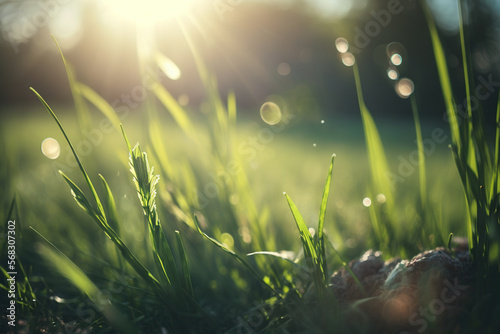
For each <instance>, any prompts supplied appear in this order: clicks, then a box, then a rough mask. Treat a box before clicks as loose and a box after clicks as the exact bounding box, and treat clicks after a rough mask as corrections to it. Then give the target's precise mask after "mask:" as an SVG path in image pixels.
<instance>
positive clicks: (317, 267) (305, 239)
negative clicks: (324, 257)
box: [284, 193, 326, 300]
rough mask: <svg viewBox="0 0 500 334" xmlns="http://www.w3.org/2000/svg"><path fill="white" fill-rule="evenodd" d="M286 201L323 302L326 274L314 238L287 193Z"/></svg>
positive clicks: (318, 293)
mask: <svg viewBox="0 0 500 334" xmlns="http://www.w3.org/2000/svg"><path fill="white" fill-rule="evenodd" d="M284 195H285V198H286V201H287V202H288V206H289V207H290V210H291V211H292V215H293V218H294V220H295V223H296V224H297V228H298V230H299V233H300V239H301V240H302V246H303V248H304V257H305V260H306V263H307V265H308V266H311V265H312V268H309V269H310V270H311V269H312V278H313V282H314V287H315V291H316V294H317V297H318V299H320V300H322V299H323V298H324V297H325V293H326V284H325V282H326V280H325V277H326V276H325V274H324V273H323V268H322V267H321V264H320V259H319V257H318V253H317V252H316V247H315V245H314V242H313V238H312V236H311V233H310V232H309V228H308V227H307V225H306V223H305V221H304V218H302V215H301V214H300V212H299V209H297V206H296V205H295V203H293V201H292V199H291V198H290V196H288V194H287V193H284Z"/></svg>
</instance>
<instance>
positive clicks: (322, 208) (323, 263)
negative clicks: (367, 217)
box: [316, 154, 335, 282]
mask: <svg viewBox="0 0 500 334" xmlns="http://www.w3.org/2000/svg"><path fill="white" fill-rule="evenodd" d="M334 161H335V154H332V159H331V163H330V169H329V170H328V176H327V178H326V182H325V189H324V190H323V197H322V198H321V206H320V208H319V221H318V232H317V234H316V238H317V240H316V244H317V247H318V248H317V249H318V253H319V260H320V265H321V267H322V268H323V274H324V275H325V282H326V280H327V279H328V277H327V275H328V265H327V263H326V250H325V241H324V240H323V229H324V225H325V216H326V207H327V205H328V195H329V194H330V184H331V181H332V171H333V162H334Z"/></svg>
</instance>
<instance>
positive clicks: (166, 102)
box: [153, 82, 197, 140]
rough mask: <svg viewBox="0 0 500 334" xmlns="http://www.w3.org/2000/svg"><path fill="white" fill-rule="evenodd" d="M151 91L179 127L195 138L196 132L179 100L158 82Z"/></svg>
mask: <svg viewBox="0 0 500 334" xmlns="http://www.w3.org/2000/svg"><path fill="white" fill-rule="evenodd" d="M153 92H154V93H155V95H156V97H157V98H158V100H159V101H160V102H161V103H162V104H163V106H164V107H165V109H167V110H168V112H170V115H172V117H173V119H174V120H175V122H176V123H177V124H178V125H179V127H180V128H181V129H182V130H183V131H184V132H185V133H186V134H187V135H188V136H189V137H190V138H192V139H193V140H196V138H197V134H196V131H195V129H194V126H193V124H192V123H191V120H190V119H189V117H188V116H187V114H186V111H185V110H184V108H182V107H181V105H180V104H179V102H177V100H176V99H174V98H173V97H172V95H170V93H169V92H168V91H167V90H166V89H165V87H163V86H162V85H161V84H160V83H158V82H157V83H156V84H155V85H154V86H153Z"/></svg>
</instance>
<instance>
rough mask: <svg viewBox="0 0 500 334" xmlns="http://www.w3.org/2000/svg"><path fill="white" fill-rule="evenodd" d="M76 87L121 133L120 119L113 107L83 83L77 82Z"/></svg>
mask: <svg viewBox="0 0 500 334" xmlns="http://www.w3.org/2000/svg"><path fill="white" fill-rule="evenodd" d="M75 85H76V88H77V90H78V91H79V92H80V94H81V95H82V96H83V97H84V98H85V99H87V100H88V101H89V102H90V103H92V104H93V105H94V106H95V107H96V108H97V109H98V110H99V111H100V112H101V113H102V114H103V115H104V116H106V117H107V118H108V120H109V121H110V122H111V124H113V126H114V127H115V129H116V130H118V131H120V118H119V117H118V116H117V115H116V112H115V110H114V109H113V107H111V105H110V104H109V103H108V102H107V101H106V100H105V99H103V98H102V97H101V96H100V95H99V94H97V92H96V91H94V90H93V89H92V88H90V87H89V86H87V85H85V84H83V83H81V82H76V83H75Z"/></svg>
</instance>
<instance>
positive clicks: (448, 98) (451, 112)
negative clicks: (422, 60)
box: [422, 3, 461, 151]
mask: <svg viewBox="0 0 500 334" xmlns="http://www.w3.org/2000/svg"><path fill="white" fill-rule="evenodd" d="M422 8H423V11H424V14H425V18H426V21H427V26H428V28H429V33H430V36H431V42H432V48H433V51H434V59H435V61H436V67H437V70H438V75H439V81H440V83H441V90H442V92H443V97H444V102H445V106H446V113H447V115H448V121H449V123H450V130H451V138H452V143H453V145H455V146H456V147H457V150H458V151H461V140H460V132H459V124H458V119H457V115H456V105H455V102H454V99H453V91H452V88H451V80H450V75H449V73H448V67H447V65H446V56H445V53H444V49H443V44H442V43H441V40H440V39H439V35H438V31H437V28H436V24H435V22H434V18H433V16H432V13H431V11H430V9H429V7H428V6H427V5H426V4H425V3H422Z"/></svg>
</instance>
